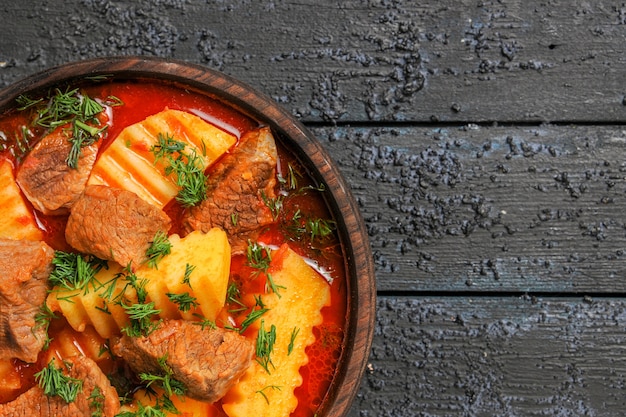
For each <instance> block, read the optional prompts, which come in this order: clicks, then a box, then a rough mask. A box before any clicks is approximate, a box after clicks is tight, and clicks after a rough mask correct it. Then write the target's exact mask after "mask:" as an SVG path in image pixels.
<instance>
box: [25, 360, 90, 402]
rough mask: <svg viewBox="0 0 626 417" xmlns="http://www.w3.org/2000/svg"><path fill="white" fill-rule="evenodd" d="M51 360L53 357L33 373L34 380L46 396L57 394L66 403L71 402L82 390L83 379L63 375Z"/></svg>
mask: <svg viewBox="0 0 626 417" xmlns="http://www.w3.org/2000/svg"><path fill="white" fill-rule="evenodd" d="M53 362H54V358H53V359H52V360H51V361H50V362H49V363H48V366H47V367H45V368H43V369H42V370H41V371H39V372H37V373H36V374H35V381H37V384H39V387H40V388H41V389H43V391H44V393H45V394H46V395H47V396H49V397H54V396H58V397H60V398H61V399H63V401H65V402H66V403H71V402H73V401H74V400H76V397H77V396H78V394H79V393H80V392H81V391H82V390H83V381H81V380H80V379H76V378H72V377H70V376H68V375H65V374H64V373H63V372H62V371H61V369H60V368H57V367H56V366H54V363H53Z"/></svg>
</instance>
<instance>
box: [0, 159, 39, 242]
mask: <svg viewBox="0 0 626 417" xmlns="http://www.w3.org/2000/svg"><path fill="white" fill-rule="evenodd" d="M0 207H2V216H0V237H2V238H6V239H15V240H19V239H26V240H41V239H43V233H42V231H41V230H39V229H38V228H37V222H36V221H35V217H34V216H33V214H32V213H31V212H30V210H28V206H27V205H26V203H25V202H24V198H23V197H22V194H21V192H20V189H19V187H18V186H17V183H16V182H15V176H14V175H13V166H12V165H11V163H10V162H9V161H8V160H2V161H0Z"/></svg>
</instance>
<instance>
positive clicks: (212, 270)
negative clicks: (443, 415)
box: [47, 228, 230, 339]
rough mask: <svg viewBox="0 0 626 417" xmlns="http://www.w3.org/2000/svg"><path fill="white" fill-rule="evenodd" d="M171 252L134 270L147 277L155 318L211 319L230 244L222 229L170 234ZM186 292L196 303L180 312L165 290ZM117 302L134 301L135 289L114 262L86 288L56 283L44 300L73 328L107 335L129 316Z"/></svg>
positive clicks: (221, 297) (219, 301)
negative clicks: (155, 263) (70, 288)
mask: <svg viewBox="0 0 626 417" xmlns="http://www.w3.org/2000/svg"><path fill="white" fill-rule="evenodd" d="M169 241H170V243H171V244H172V247H171V251H170V253H169V254H168V255H166V256H164V257H163V258H162V259H161V260H160V261H159V262H158V264H157V268H151V267H150V266H148V265H142V266H141V267H140V268H138V269H137V270H136V271H135V275H136V277H137V281H138V282H145V287H144V289H145V290H146V293H147V299H146V302H154V306H155V308H156V309H157V310H159V311H160V312H159V314H158V317H159V318H164V319H165V318H170V319H180V318H183V319H186V320H195V319H197V317H196V316H198V315H199V316H202V317H204V318H205V319H208V320H211V321H215V318H216V317H217V314H218V313H219V311H220V310H221V309H222V307H223V306H224V302H225V300H226V289H227V287H228V277H229V274H230V245H229V243H228V238H227V236H226V233H225V232H224V231H223V230H221V229H218V228H215V229H212V230H210V231H209V232H208V233H202V232H200V231H196V232H192V233H190V234H189V235H187V236H185V237H184V238H180V237H179V236H178V235H172V236H170V237H169ZM187 265H191V266H193V270H192V272H191V273H190V274H189V277H188V278H189V283H186V282H184V278H185V271H186V269H187ZM168 293H173V294H186V293H187V294H188V295H189V297H191V298H192V299H195V302H196V303H197V307H195V308H191V309H190V310H188V311H184V312H183V311H181V308H180V306H179V305H178V304H176V303H174V302H172V301H170V300H169V298H168V296H167V294H168ZM120 301H124V302H125V304H127V305H130V304H133V303H136V302H137V301H138V300H137V293H136V291H135V289H134V288H133V287H132V286H130V285H129V282H128V280H127V279H126V271H124V270H123V268H122V267H121V266H119V265H117V264H115V263H113V262H110V263H109V268H108V269H105V268H103V269H101V270H100V271H99V272H98V273H97V274H96V275H95V277H94V280H93V282H92V283H91V284H90V285H89V286H88V288H87V289H84V290H80V291H78V290H67V289H63V288H59V287H55V288H54V289H53V290H52V292H51V293H50V294H49V295H48V299H47V303H48V306H49V307H50V309H51V310H52V311H57V312H61V313H62V314H63V316H64V317H65V318H66V319H67V321H68V323H69V324H70V326H72V328H73V329H74V330H76V331H79V332H83V331H85V329H86V326H89V325H90V326H93V328H94V329H95V331H96V332H97V333H98V334H99V335H100V336H101V337H102V338H105V339H108V338H110V337H111V336H113V335H115V334H119V333H120V331H121V329H123V328H124V327H126V326H128V324H129V322H130V319H129V317H128V314H127V312H126V310H125V309H124V307H123V306H122V305H120Z"/></svg>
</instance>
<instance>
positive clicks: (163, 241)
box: [146, 230, 172, 269]
mask: <svg viewBox="0 0 626 417" xmlns="http://www.w3.org/2000/svg"><path fill="white" fill-rule="evenodd" d="M171 250H172V244H171V243H170V241H169V239H168V238H167V234H165V232H164V231H162V230H159V231H157V232H156V234H155V235H154V239H152V242H150V247H148V249H147V250H146V258H148V260H147V261H146V262H147V263H148V266H149V267H150V268H155V269H158V267H157V265H158V263H159V261H160V260H161V259H162V258H163V257H164V256H165V255H168V254H169V253H170V252H171Z"/></svg>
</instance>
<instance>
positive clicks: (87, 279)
mask: <svg viewBox="0 0 626 417" xmlns="http://www.w3.org/2000/svg"><path fill="white" fill-rule="evenodd" d="M52 266H53V269H52V272H51V273H50V276H49V278H48V280H49V281H50V284H52V285H53V286H59V287H61V288H65V289H67V290H82V291H84V292H85V293H87V292H88V290H89V285H90V284H92V281H93V278H94V276H95V275H96V273H98V271H100V270H101V269H102V268H103V267H106V266H107V263H106V261H103V260H102V259H98V258H96V257H94V256H91V255H85V256H83V255H81V254H78V253H69V252H63V251H55V252H54V258H53V259H52Z"/></svg>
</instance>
